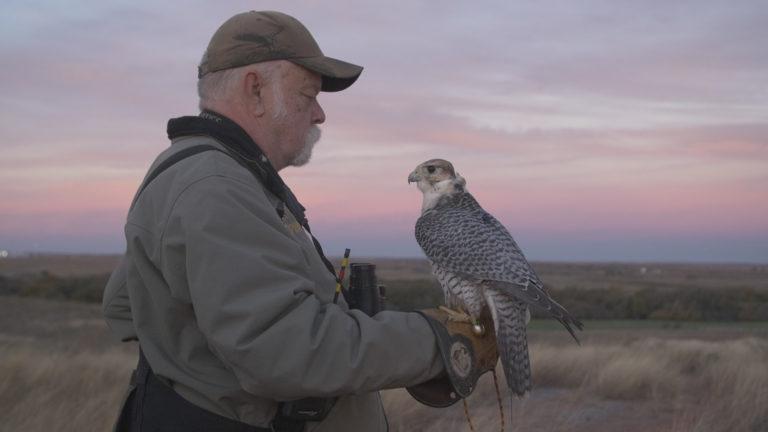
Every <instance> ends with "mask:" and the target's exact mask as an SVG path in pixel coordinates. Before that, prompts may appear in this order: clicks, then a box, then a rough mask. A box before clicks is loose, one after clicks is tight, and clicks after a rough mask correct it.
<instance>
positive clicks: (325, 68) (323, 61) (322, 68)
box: [288, 56, 363, 92]
mask: <svg viewBox="0 0 768 432" xmlns="http://www.w3.org/2000/svg"><path fill="white" fill-rule="evenodd" d="M288 60H290V61H292V62H293V63H296V64H298V65H301V66H304V67H305V68H307V69H309V70H311V71H313V72H317V73H319V74H320V75H321V76H322V77H323V83H322V86H321V90H322V91H325V92H337V91H341V90H344V89H345V88H347V87H349V86H351V85H352V84H353V83H354V82H355V81H357V78H358V77H359V76H360V74H361V73H362V72H363V67H362V66H358V65H354V64H352V63H347V62H345V61H341V60H337V59H335V58H331V57H325V56H320V57H304V58H297V59H288Z"/></svg>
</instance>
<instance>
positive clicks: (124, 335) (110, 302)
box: [101, 256, 138, 342]
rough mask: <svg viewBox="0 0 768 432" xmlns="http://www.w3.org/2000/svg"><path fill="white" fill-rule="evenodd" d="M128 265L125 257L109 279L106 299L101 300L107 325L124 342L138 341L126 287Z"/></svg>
mask: <svg viewBox="0 0 768 432" xmlns="http://www.w3.org/2000/svg"><path fill="white" fill-rule="evenodd" d="M126 265H127V261H126V259H125V256H123V257H122V258H120V262H119V263H118V264H117V267H116V268H115V270H114V271H113V272H112V275H111V276H110V277H109V281H107V286H106V287H105V288H104V297H103V298H102V300H101V307H102V311H103V313H104V318H105V319H106V321H107V325H109V328H110V329H111V330H112V332H113V333H114V334H115V335H117V337H119V338H120V340H121V341H123V342H127V341H131V340H137V339H138V338H137V336H136V329H134V327H133V318H132V316H131V303H130V300H129V298H128V288H127V286H126V282H127V275H126Z"/></svg>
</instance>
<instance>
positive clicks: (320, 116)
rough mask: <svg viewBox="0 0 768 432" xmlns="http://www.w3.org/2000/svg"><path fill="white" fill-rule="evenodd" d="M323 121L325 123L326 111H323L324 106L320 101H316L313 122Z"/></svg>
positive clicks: (319, 122)
mask: <svg viewBox="0 0 768 432" xmlns="http://www.w3.org/2000/svg"><path fill="white" fill-rule="evenodd" d="M323 123H325V111H323V107H321V106H320V102H317V101H315V110H314V112H313V113H312V124H323Z"/></svg>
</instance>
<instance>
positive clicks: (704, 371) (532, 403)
mask: <svg viewBox="0 0 768 432" xmlns="http://www.w3.org/2000/svg"><path fill="white" fill-rule="evenodd" d="M99 315H100V311H99V308H98V306H94V305H86V304H76V303H58V302H51V301H44V300H37V299H22V298H11V297H0V412H2V413H3V414H2V421H0V431H3V432H4V431H9V432H10V431H14V432H15V431H25V432H27V431H28V432H37V431H40V432H43V431H45V432H48V431H51V430H57V431H78V432H80V431H83V432H87V431H104V430H109V427H110V425H111V423H112V421H113V420H114V417H115V414H116V410H117V404H118V402H119V400H120V398H121V396H122V394H123V391H124V390H125V387H126V383H127V379H128V374H129V372H130V370H131V369H132V368H133V366H134V362H135V351H134V348H132V347H130V346H126V345H124V344H123V345H121V344H118V343H117V342H115V341H113V340H112V339H111V338H110V337H109V336H108V333H107V331H106V328H105V326H104V324H103V322H102V321H101V320H100V317H99ZM561 333H563V332H561V331H557V332H553V331H535V330H534V331H532V332H531V355H532V362H533V367H534V382H535V385H536V387H535V389H534V391H533V393H532V394H531V395H530V397H528V398H527V399H525V400H515V401H512V402H511V403H512V405H513V406H514V418H513V425H514V428H513V429H510V428H509V425H508V428H507V430H514V431H536V432H546V431H573V432H581V431H589V432H612V431H627V432H632V431H643V432H647V431H663V432H683V431H686V432H719V431H729V432H731V431H732V432H740V431H744V432H747V431H766V430H768V338H766V337H765V333H754V332H748V331H746V330H745V331H743V332H742V333H739V331H738V330H734V329H728V331H727V332H726V333H722V334H717V333H716V332H715V330H714V329H713V328H711V327H706V328H703V329H701V330H686V331H684V332H683V331H676V330H664V329H658V328H654V329H648V328H639V327H638V329H632V328H626V327H625V328H621V329H616V330H599V331H593V332H592V333H591V334H585V337H584V344H583V345H582V346H576V345H574V344H573V343H572V342H571V341H569V340H568V339H567V338H566V337H565V336H563V335H562V334H561ZM713 334H717V336H716V337H715V336H713ZM383 399H384V402H385V406H386V409H387V413H388V416H389V419H390V423H391V426H392V428H391V430H392V431H413V430H418V431H421V432H428V431H466V430H468V429H467V425H466V421H465V419H464V414H463V410H462V407H461V404H457V405H455V406H453V407H450V408H447V409H443V410H439V409H432V408H428V407H425V406H422V405H420V404H418V403H417V402H415V401H414V400H413V399H412V398H410V396H408V395H407V394H405V392H404V391H402V390H391V391H386V392H384V394H383ZM469 404H470V413H471V415H472V418H473V420H474V422H475V426H476V429H477V430H478V431H488V430H490V431H493V430H498V408H497V406H496V397H495V393H494V391H493V384H492V382H491V379H490V374H488V375H486V376H484V377H483V378H482V379H481V383H480V385H479V387H478V390H477V391H476V392H475V393H474V394H473V395H472V397H470V399H469ZM509 406H510V401H509V399H508V398H507V397H506V396H505V400H504V408H505V413H506V414H507V415H508V414H509ZM507 420H509V419H507Z"/></svg>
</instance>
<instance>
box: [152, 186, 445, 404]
mask: <svg viewBox="0 0 768 432" xmlns="http://www.w3.org/2000/svg"><path fill="white" fill-rule="evenodd" d="M167 230H168V232H173V231H177V232H178V235H177V236H175V237H174V235H170V236H169V235H167V234H166V238H165V240H164V242H163V245H162V248H163V251H164V252H163V253H164V254H165V251H168V252H171V251H178V250H182V249H183V250H184V257H185V263H184V265H185V268H186V274H187V284H188V287H189V295H190V299H191V302H192V306H193V308H194V313H195V318H196V319H197V324H198V326H199V328H200V330H201V331H202V332H203V334H204V335H205V337H206V339H207V340H208V344H209V346H210V348H211V349H212V350H213V352H214V353H215V354H216V355H217V357H219V358H220V359H221V361H222V362H223V363H224V364H225V365H226V366H227V367H228V368H230V369H231V370H232V371H233V372H234V374H235V375H236V376H237V378H238V381H239V382H240V384H241V385H242V387H243V388H244V389H245V390H246V391H248V392H250V393H253V394H255V395H257V396H262V397H266V398H270V399H273V400H291V399H298V398H303V397H312V396H316V397H327V396H338V395H343V394H351V393H363V392H369V391H374V390H379V389H382V388H392V387H404V386H406V385H411V384H416V383H420V382H423V381H426V380H428V379H430V378H432V377H434V376H436V375H438V374H439V373H440V372H442V371H443V365H442V361H441V360H440V357H439V353H438V350H437V345H436V341H435V338H434V336H433V333H432V331H431V329H430V327H429V324H428V323H427V322H426V321H425V320H424V319H423V318H422V317H420V316H419V315H418V314H415V313H404V312H392V311H385V312H381V313H379V314H377V315H376V316H375V317H368V316H367V315H365V314H364V313H362V312H360V311H354V310H352V311H347V310H344V309H343V308H342V307H340V306H338V305H336V304H333V303H329V302H321V301H320V299H319V298H318V296H316V292H321V291H319V290H333V286H327V287H326V286H316V282H314V281H315V280H323V279H325V280H328V278H313V277H312V275H311V274H309V265H308V264H309V260H310V258H314V257H310V256H309V255H307V253H308V252H307V251H306V249H305V248H302V246H301V245H300V244H299V243H298V241H297V240H296V239H294V238H293V237H291V236H290V234H289V232H288V231H287V230H286V229H285V227H284V226H283V225H282V222H281V221H280V219H279V218H278V217H277V214H276V212H275V209H274V207H273V206H272V204H271V203H270V202H269V200H268V199H267V197H266V195H265V192H264V191H263V190H262V189H261V188H260V187H256V186H254V185H251V184H247V183H245V182H242V181H240V180H236V179H232V178H227V177H219V176H215V177H208V178H206V179H203V180H200V181H198V182H197V183H195V184H193V185H192V186H190V187H189V188H188V189H187V190H186V191H185V192H184V193H183V194H182V195H181V196H180V197H179V199H178V200H177V201H176V203H175V206H174V209H173V211H172V213H171V217H170V219H169V222H168V227H167ZM311 252H312V253H314V251H311ZM167 265H169V266H170V267H169V268H167V269H164V270H163V271H171V270H172V267H173V264H171V263H167Z"/></svg>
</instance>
